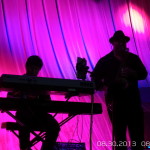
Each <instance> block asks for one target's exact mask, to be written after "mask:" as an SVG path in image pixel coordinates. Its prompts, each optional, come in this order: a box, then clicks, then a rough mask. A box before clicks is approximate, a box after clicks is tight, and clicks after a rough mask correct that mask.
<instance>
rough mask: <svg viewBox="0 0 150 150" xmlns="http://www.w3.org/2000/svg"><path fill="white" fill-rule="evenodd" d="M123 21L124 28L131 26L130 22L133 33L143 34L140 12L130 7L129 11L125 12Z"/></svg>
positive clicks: (142, 21)
mask: <svg viewBox="0 0 150 150" xmlns="http://www.w3.org/2000/svg"><path fill="white" fill-rule="evenodd" d="M123 21H124V23H125V25H126V26H131V22H132V27H133V29H134V31H137V32H139V33H144V20H143V17H142V15H141V14H140V11H138V10H136V9H134V8H132V7H131V8H130V10H127V11H126V12H125V13H124V14H123Z"/></svg>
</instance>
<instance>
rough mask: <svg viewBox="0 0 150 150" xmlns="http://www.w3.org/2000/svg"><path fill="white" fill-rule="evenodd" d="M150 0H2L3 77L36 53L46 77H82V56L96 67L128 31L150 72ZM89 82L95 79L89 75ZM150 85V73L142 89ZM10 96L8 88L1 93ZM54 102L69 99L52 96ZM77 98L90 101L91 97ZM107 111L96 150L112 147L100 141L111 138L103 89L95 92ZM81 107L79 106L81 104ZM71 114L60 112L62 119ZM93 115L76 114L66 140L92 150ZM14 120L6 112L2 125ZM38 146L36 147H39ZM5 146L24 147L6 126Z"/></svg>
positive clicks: (99, 123)
mask: <svg viewBox="0 0 150 150" xmlns="http://www.w3.org/2000/svg"><path fill="white" fill-rule="evenodd" d="M149 10H150V0H0V75H1V74H4V73H5V74H19V75H22V74H24V72H25V68H24V64H25V61H26V59H27V58H28V57H29V56H31V55H38V56H40V57H41V58H42V60H43V62H44V67H43V69H42V70H41V72H40V76H42V77H50V78H62V79H76V72H75V65H76V61H77V57H83V58H85V59H86V60H87V64H88V66H89V70H90V71H92V70H93V68H94V66H95V64H96V62H97V61H98V60H99V58H101V57H102V56H104V55H106V54H107V53H109V52H110V51H111V49H112V46H111V44H110V43H109V38H110V37H111V36H112V35H113V33H114V32H115V31H116V30H123V31H124V33H125V34H126V35H127V36H130V38H131V40H130V42H129V43H128V47H129V50H130V51H131V52H132V53H134V54H137V55H138V56H139V57H140V58H141V60H142V62H143V63H144V65H145V66H146V68H147V70H148V71H149V73H150V61H149V59H150V28H149V27H150V11H149ZM87 80H90V77H89V75H88V77H87ZM149 85H150V75H149V74H148V77H147V79H146V80H145V81H141V82H139V87H147V86H149ZM0 94H1V96H6V93H5V92H1V93H0ZM52 99H53V100H65V99H64V97H63V96H55V95H53V96H52ZM71 101H77V102H79V101H84V102H90V99H89V97H88V96H86V97H80V98H78V97H74V98H72V99H71ZM95 102H99V103H102V106H103V113H102V114H100V115H94V124H93V150H98V149H101V150H110V149H111V147H106V146H100V145H99V141H106V142H109V141H110V140H111V124H110V121H109V119H108V114H107V111H106V107H105V103H104V98H103V93H96V94H95ZM77 109H78V108H77ZM65 116H66V115H64V114H60V115H58V116H56V119H57V120H58V121H61V120H62V119H63V118H64V117H65ZM89 120H90V117H89V116H76V117H75V118H73V119H72V120H71V121H69V122H68V123H66V124H65V125H64V126H62V127H61V132H60V135H59V138H58V141H60V142H68V141H69V142H77V143H78V142H85V143H86V148H87V150H89V124H90V122H89ZM5 121H14V120H13V119H11V118H10V117H9V116H8V115H6V114H5V113H1V114H0V123H2V122H5ZM40 145H41V144H38V145H35V146H34V147H33V150H36V149H39V147H40ZM0 149H1V150H18V149H19V146H18V139H17V138H16V137H15V136H14V135H13V134H12V133H11V132H8V131H6V130H4V129H0Z"/></svg>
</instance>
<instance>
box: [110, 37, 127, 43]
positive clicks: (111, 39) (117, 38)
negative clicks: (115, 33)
mask: <svg viewBox="0 0 150 150" xmlns="http://www.w3.org/2000/svg"><path fill="white" fill-rule="evenodd" d="M114 41H124V42H125V43H127V42H129V41H130V38H129V37H128V36H124V37H111V38H110V39H109V42H110V43H113V42H114Z"/></svg>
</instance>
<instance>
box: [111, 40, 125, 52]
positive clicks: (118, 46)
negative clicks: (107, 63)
mask: <svg viewBox="0 0 150 150" xmlns="http://www.w3.org/2000/svg"><path fill="white" fill-rule="evenodd" d="M112 45H113V47H114V50H116V51H126V49H127V44H126V42H125V41H123V40H116V41H114V42H113V43H112Z"/></svg>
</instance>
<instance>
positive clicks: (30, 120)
mask: <svg viewBox="0 0 150 150" xmlns="http://www.w3.org/2000/svg"><path fill="white" fill-rule="evenodd" d="M42 66H43V62H42V60H41V58H40V57H38V56H35V55H33V56H30V57H29V58H28V59H27V62H26V66H25V67H26V74H25V75H24V76H37V75H38V73H39V71H40V70H41V68H42ZM8 97H10V98H11V97H12V98H21V99H30V100H33V101H34V100H36V101H37V103H38V101H39V102H41V101H42V102H44V101H49V100H50V96H49V94H48V93H46V92H43V93H40V94H39V93H37V94H36V93H28V92H26V91H24V92H22V91H13V92H9V93H8ZM16 118H17V119H18V120H19V121H21V122H22V123H23V124H24V125H25V126H24V127H22V128H21V129H19V142H20V149H21V150H27V149H28V148H29V147H30V145H29V142H30V131H29V130H28V129H29V128H30V129H32V128H33V129H34V128H35V127H37V128H41V129H44V131H46V136H45V140H44V142H43V145H42V150H52V147H53V146H54V144H55V142H56V140H57V137H58V134H59V131H60V127H59V124H58V122H57V121H56V120H55V119H54V118H53V116H51V115H50V114H48V113H47V111H44V110H41V109H40V108H39V107H33V106H32V107H31V106H29V105H25V106H24V107H23V108H22V109H20V110H18V111H17V112H16ZM26 127H27V128H26Z"/></svg>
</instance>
